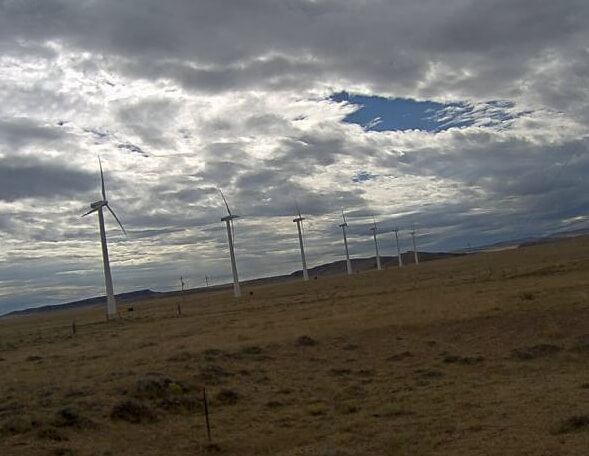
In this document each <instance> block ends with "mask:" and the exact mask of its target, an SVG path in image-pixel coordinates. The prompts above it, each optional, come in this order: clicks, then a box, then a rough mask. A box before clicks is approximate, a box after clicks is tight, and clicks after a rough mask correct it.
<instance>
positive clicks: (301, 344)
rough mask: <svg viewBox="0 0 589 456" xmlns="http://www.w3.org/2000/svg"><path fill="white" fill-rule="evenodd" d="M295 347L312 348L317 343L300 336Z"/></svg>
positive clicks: (309, 338) (307, 337)
mask: <svg viewBox="0 0 589 456" xmlns="http://www.w3.org/2000/svg"><path fill="white" fill-rule="evenodd" d="M297 345H298V346H299V347H312V346H313V345H317V341H316V340H315V339H312V338H311V337H309V336H301V337H299V338H298V339H297Z"/></svg>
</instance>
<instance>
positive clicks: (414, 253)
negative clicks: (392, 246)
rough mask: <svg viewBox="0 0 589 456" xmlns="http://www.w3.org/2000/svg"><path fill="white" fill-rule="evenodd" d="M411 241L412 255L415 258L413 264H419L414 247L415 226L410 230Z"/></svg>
mask: <svg viewBox="0 0 589 456" xmlns="http://www.w3.org/2000/svg"><path fill="white" fill-rule="evenodd" d="M411 240H412V241H413V255H414V257H415V264H419V255H418V254H417V247H415V225H413V228H412V230H411Z"/></svg>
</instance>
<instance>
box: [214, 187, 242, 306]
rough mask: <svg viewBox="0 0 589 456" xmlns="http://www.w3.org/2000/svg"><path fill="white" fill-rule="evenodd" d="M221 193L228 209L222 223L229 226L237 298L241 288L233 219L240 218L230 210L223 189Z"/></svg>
mask: <svg viewBox="0 0 589 456" xmlns="http://www.w3.org/2000/svg"><path fill="white" fill-rule="evenodd" d="M219 193H220V194H221V198H223V202H224V203H225V207H226V208H227V215H226V216H225V217H223V218H222V219H221V221H222V222H225V224H226V225H227V239H228V240H229V256H230V257H231V270H232V272H233V295H234V296H235V297H236V298H239V297H240V296H241V288H240V287H239V278H238V277H237V264H236V263H235V251H234V250H233V238H234V233H235V232H234V230H233V219H236V218H238V217H239V215H233V214H232V213H231V209H229V204H227V200H226V199H225V195H223V192H222V191H221V189H219Z"/></svg>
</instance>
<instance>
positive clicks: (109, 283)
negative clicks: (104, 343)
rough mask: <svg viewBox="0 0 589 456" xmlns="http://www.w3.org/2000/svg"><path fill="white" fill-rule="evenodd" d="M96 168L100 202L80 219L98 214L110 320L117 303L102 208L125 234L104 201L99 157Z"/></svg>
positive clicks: (107, 310) (115, 312)
mask: <svg viewBox="0 0 589 456" xmlns="http://www.w3.org/2000/svg"><path fill="white" fill-rule="evenodd" d="M98 166H100V183H101V188H102V200H100V201H96V202H94V203H91V204H90V210H89V211H88V212H86V213H85V214H82V217H85V216H86V215H88V214H92V213H93V212H98V226H99V228H100V242H101V244H102V263H103V265H104V282H105V286H106V316H107V318H110V317H112V316H114V315H116V314H117V302H116V300H115V294H114V291H113V285H112V276H111V273H110V263H109V261H108V246H107V243H106V231H105V229H104V214H103V212H102V208H104V207H106V208H107V209H108V210H109V211H110V213H111V214H112V216H113V217H114V218H115V220H116V221H117V223H118V224H119V226H120V227H121V230H123V233H125V235H126V234H127V232H126V231H125V228H123V224H122V223H121V221H120V220H119V218H118V217H117V214H115V212H114V211H113V210H112V209H111V207H110V206H109V205H108V201H107V199H106V190H105V187H104V173H103V172H102V162H101V161H100V157H98Z"/></svg>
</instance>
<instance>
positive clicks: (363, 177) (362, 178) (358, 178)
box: [352, 171, 378, 183]
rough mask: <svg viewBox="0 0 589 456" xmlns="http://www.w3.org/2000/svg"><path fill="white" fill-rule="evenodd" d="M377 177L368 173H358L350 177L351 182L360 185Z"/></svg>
mask: <svg viewBox="0 0 589 456" xmlns="http://www.w3.org/2000/svg"><path fill="white" fill-rule="evenodd" d="M377 177H378V174H372V173H370V172H368V171H360V172H359V173H357V174H356V175H355V176H354V177H352V182H356V183H361V182H366V181H369V180H372V179H376V178H377Z"/></svg>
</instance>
